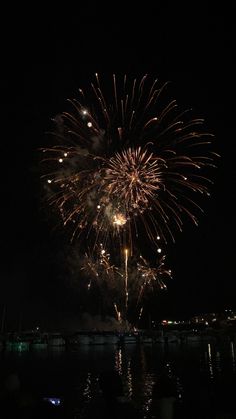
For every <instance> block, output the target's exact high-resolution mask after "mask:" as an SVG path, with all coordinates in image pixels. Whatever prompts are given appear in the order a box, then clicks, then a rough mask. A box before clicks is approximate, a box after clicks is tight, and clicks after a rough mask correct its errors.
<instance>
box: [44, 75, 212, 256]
mask: <svg viewBox="0 0 236 419" xmlns="http://www.w3.org/2000/svg"><path fill="white" fill-rule="evenodd" d="M166 85H167V83H165V84H164V85H159V83H158V81H157V80H154V81H152V80H151V79H150V78H149V77H147V76H144V77H143V78H142V79H141V80H140V81H138V80H136V79H134V80H130V81H129V80H127V78H126V76H125V77H124V80H123V82H120V81H119V82H117V81H116V77H115V76H113V87H112V89H113V93H112V92H106V93H105V91H104V92H103V90H102V88H101V85H100V81H99V78H98V76H97V74H96V83H95V84H94V83H92V84H91V89H90V90H89V91H88V93H87V94H86V95H85V94H84V92H83V91H82V90H80V97H81V98H80V100H77V99H72V100H70V101H69V102H70V104H71V106H72V110H71V111H70V112H63V113H62V114H61V115H60V116H59V117H57V118H55V120H56V124H57V129H56V130H55V132H53V135H54V136H55V138H56V141H57V143H58V144H57V145H54V146H52V147H49V148H45V149H43V150H42V152H43V158H42V162H43V164H44V173H45V174H44V175H43V179H44V181H46V185H47V191H48V194H47V197H48V200H49V203H50V205H52V206H53V207H55V208H56V209H57V210H58V211H59V214H60V215H61V217H62V219H63V223H64V225H68V224H71V225H72V226H73V228H72V230H73V237H75V236H80V235H81V234H82V233H83V232H85V233H86V235H87V236H86V237H89V236H90V237H93V240H94V244H96V243H97V241H98V240H99V241H102V242H103V243H105V242H106V240H107V239H108V238H109V237H113V238H114V237H115V236H118V237H119V239H120V240H121V247H123V246H127V247H129V248H130V249H131V253H132V248H133V240H134V238H137V237H138V235H139V232H140V230H142V232H143V230H145V231H146V234H147V236H148V238H149V239H150V241H151V242H152V243H154V244H156V243H157V237H160V236H161V238H163V239H164V241H165V242H166V241H167V239H168V237H171V238H172V239H173V240H174V232H175V230H176V227H177V229H179V230H181V231H182V224H183V219H184V215H187V216H188V217H190V218H191V220H192V221H193V222H194V223H195V224H197V218H196V212H198V210H200V211H202V209H201V208H200V207H199V205H198V204H197V203H196V202H195V198H194V196H196V194H197V193H200V194H206V195H209V190H208V186H209V184H210V183H212V182H211V181H210V180H209V179H208V177H207V176H206V174H205V172H204V171H205V169H206V168H207V167H215V163H214V161H215V158H216V156H217V154H216V153H214V152H212V151H211V147H210V145H211V142H212V137H213V135H212V134H209V133H206V132H205V131H204V130H203V128H202V126H203V120H202V119H199V118H192V117H191V116H190V115H191V113H190V111H184V112H183V111H182V112H181V111H180V110H179V108H178V106H177V103H176V101H175V100H170V101H169V102H168V103H167V104H165V105H164V106H163V105H162V100H161V96H162V95H163V92H164V90H165V88H166ZM106 88H107V89H108V90H109V86H106ZM90 94H92V98H90V97H89V95H90ZM60 144H61V145H60ZM142 225H143V226H144V228H143V227H142Z"/></svg>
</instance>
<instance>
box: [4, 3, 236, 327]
mask: <svg viewBox="0 0 236 419" xmlns="http://www.w3.org/2000/svg"><path fill="white" fill-rule="evenodd" d="M82 3H83V2H79V6H77V8H76V9H72V8H70V9H69V8H68V10H67V9H66V6H63V8H62V9H60V7H59V6H58V7H57V9H55V11H54V12H53V13H52V12H49V11H48V10H47V9H46V8H45V9H41V10H37V9H34V10H33V11H32V10H23V9H20V10H19V11H17V10H15V11H14V14H13V12H12V10H9V11H6V12H5V13H4V14H3V15H2V20H3V25H2V34H1V41H0V42H1V72H2V77H1V85H0V88H1V95H0V100H1V105H2V112H1V117H2V118H1V120H2V122H1V128H2V129H1V131H2V135H1V144H2V160H1V168H2V169H1V170H2V182H1V197H2V199H1V207H2V209H3V215H2V219H1V220H2V231H1V239H2V240H1V241H2V246H3V250H2V256H3V259H2V263H1V283H0V310H1V309H2V308H3V305H4V304H6V306H7V313H8V314H7V315H8V316H9V319H11V320H9V322H10V321H11V322H12V323H14V321H15V323H16V324H17V322H18V317H19V313H20V312H22V313H23V316H24V317H25V319H27V316H31V319H32V318H33V319H35V322H36V321H37V319H39V318H41V317H40V316H42V313H45V312H47V313H49V312H50V313H51V312H53V313H56V315H57V313H58V315H59V313H70V311H71V307H72V306H73V310H74V311H76V298H77V296H76V293H74V291H73V289H72V288H70V286H69V284H68V283H67V282H66V280H65V278H63V275H59V274H58V260H60V255H61V253H60V252H62V245H63V243H64V242H66V238H65V239H63V232H58V231H57V232H55V231H53V230H52V227H53V226H52V225H50V224H49V223H48V222H47V221H46V220H45V217H44V215H43V214H42V211H41V210H40V205H41V204H40V199H39V179H38V162H37V158H38V156H37V148H38V147H40V146H42V145H45V144H46V138H45V135H44V133H45V131H47V130H48V128H49V127H50V126H51V125H50V119H51V118H52V117H53V116H55V115H56V114H57V113H58V112H61V111H63V110H64V107H65V100H66V99H67V98H70V97H73V96H75V95H76V92H77V90H78V88H79V87H80V86H83V85H84V84H85V83H86V84H87V83H88V81H90V80H91V79H92V77H93V75H94V73H95V72H98V73H99V74H101V75H104V76H107V75H110V74H112V73H113V72H115V73H117V74H119V73H121V74H124V73H126V74H128V75H131V76H132V77H133V76H139V75H143V74H144V73H149V74H151V75H152V76H153V77H158V78H159V79H160V80H162V81H166V80H171V81H172V85H173V92H174V95H175V96H176V98H177V100H178V102H179V103H180V104H182V105H183V106H184V107H188V106H192V107H193V108H194V109H196V112H198V113H200V114H201V115H202V116H203V117H204V118H205V120H206V123H207V127H208V128H209V130H210V131H211V132H214V133H215V135H216V140H215V141H216V143H215V148H216V151H218V152H219V153H220V154H221V156H222V157H221V160H220V163H219V168H218V170H217V171H216V172H215V173H213V178H214V181H215V184H214V186H213V187H212V197H211V198H210V199H209V200H206V201H205V202H204V210H205V215H204V216H203V217H200V220H199V221H200V222H199V227H198V228H196V227H195V226H194V225H192V224H190V223H189V224H188V223H187V224H186V226H185V232H184V233H183V234H182V235H180V234H179V235H177V236H176V245H175V246H170V249H169V257H168V261H169V263H170V265H171V267H172V269H173V272H174V279H173V281H172V282H171V284H170V285H169V291H168V293H166V294H165V296H161V297H160V298H159V299H158V300H157V303H156V305H157V312H158V313H160V312H163V315H164V314H165V315H168V314H169V315H172V314H174V315H176V316H179V315H183V314H188V313H193V312H201V311H209V310H216V311H217V310H222V309H225V308H228V307H235V308H236V303H235V294H236V282H235V241H234V234H235V209H236V208H235V203H234V192H235V164H236V161H235V151H236V148H235V123H234V118H235V103H234V97H235V68H234V65H233V61H234V59H235V44H234V39H235V33H234V22H233V21H232V16H233V15H234V14H235V10H234V7H233V2H230V1H229V2H226V3H225V4H221V5H218V6H217V5H216V4H214V3H213V2H211V4H213V6H212V7H209V6H208V3H207V2H197V1H196V2H168V1H163V2H158V1H156V2H154V1H152V2H149V1H147V2H143V3H142V2H141V3H140V6H137V5H135V6H134V8H133V10H132V11H131V9H130V10H127V9H126V8H127V5H126V4H123V3H118V2H117V3H116V2H115V3H114V2H112V3H111V4H110V5H109V4H108V2H106V3H107V4H106V6H104V7H103V6H101V5H100V3H99V2H89V3H88V5H82ZM188 3H191V6H190V5H188ZM59 266H60V264H59ZM25 321H26V323H27V320H25Z"/></svg>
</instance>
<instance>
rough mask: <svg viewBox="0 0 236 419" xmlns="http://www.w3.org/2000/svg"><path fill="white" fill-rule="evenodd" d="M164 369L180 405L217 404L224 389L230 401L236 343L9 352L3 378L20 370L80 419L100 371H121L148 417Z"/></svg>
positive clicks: (4, 357)
mask: <svg viewBox="0 0 236 419" xmlns="http://www.w3.org/2000/svg"><path fill="white" fill-rule="evenodd" d="M163 367H166V369H167V371H168V374H169V375H171V376H172V377H173V378H174V379H175V382H176V387H177V393H178V400H179V403H180V404H181V403H183V404H184V403H188V402H190V401H191V402H192V401H193V400H195V401H197V400H200V401H201V400H204V403H208V402H209V403H212V400H213V403H216V402H217V397H218V393H219V392H221V397H223V398H224V397H225V400H226V398H227V397H228V396H227V394H228V393H229V392H230V389H231V387H232V386H234V387H235V385H236V376H235V368H236V367H235V342H221V343H216V342H197V343H196V342H194V343H189V344H183V345H178V344H169V345H168V346H164V345H158V344H153V345H145V344H140V345H133V344H127V345H126V346H123V347H119V346H112V345H111V346H109V345H107V346H105V345H104V346H103V345H98V346H85V347H80V348H78V350H76V351H73V352H72V351H65V350H64V351H63V350H61V351H58V350H57V351H53V350H50V351H42V352H40V351H39V352H25V353H13V352H9V353H7V352H5V353H1V359H0V368H1V371H3V374H2V378H4V374H5V376H6V375H7V373H8V372H9V371H10V372H12V371H15V372H17V373H18V375H19V377H20V379H21V381H22V382H23V383H25V382H26V383H27V380H29V383H30V385H32V388H34V390H35V391H38V392H40V394H42V396H50V394H54V395H55V396H57V395H59V396H62V397H63V398H64V399H66V400H67V403H69V404H71V406H72V407H73V409H74V411H76V412H77V416H78V417H79V416H80V415H81V412H82V411H83V409H84V406H86V405H88V404H89V403H91V401H92V400H93V399H94V398H95V397H96V396H97V395H98V393H99V391H100V390H99V386H98V377H99V373H100V372H102V371H104V370H112V369H115V370H116V371H118V373H119V374H120V376H121V377H122V381H123V384H124V391H125V394H126V396H127V397H128V398H130V399H132V400H133V401H134V403H135V404H136V405H137V406H138V407H139V409H140V410H141V411H142V413H143V417H144V418H147V417H148V415H149V412H150V409H151V406H152V402H153V399H152V398H153V386H154V385H155V383H156V382H157V380H158V377H159V375H160V373H161V371H162V369H163ZM221 383H222V384H221ZM203 393H204V394H203ZM207 398H208V399H207ZM196 417H197V416H196Z"/></svg>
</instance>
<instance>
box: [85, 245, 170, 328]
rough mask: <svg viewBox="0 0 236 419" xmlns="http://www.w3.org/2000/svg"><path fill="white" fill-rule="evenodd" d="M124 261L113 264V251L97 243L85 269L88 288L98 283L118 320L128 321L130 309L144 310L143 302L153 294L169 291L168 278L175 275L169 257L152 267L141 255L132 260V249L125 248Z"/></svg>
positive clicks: (86, 259) (108, 305) (163, 257)
mask: <svg viewBox="0 0 236 419" xmlns="http://www.w3.org/2000/svg"><path fill="white" fill-rule="evenodd" d="M122 253H123V261H122V263H120V264H119V267H118V266H115V265H113V264H111V261H110V254H109V253H108V252H107V251H106V250H105V249H104V247H103V245H102V244H100V245H99V246H96V252H91V253H90V254H89V253H87V254H86V256H85V258H84V260H83V263H82V268H81V269H82V271H83V272H84V273H85V274H86V275H87V277H88V278H89V282H88V290H90V288H91V286H93V285H94V286H96V287H98V288H99V290H100V295H101V297H102V299H103V301H104V302H106V306H107V307H112V309H113V310H114V311H115V314H116V317H117V320H119V321H125V320H127V318H128V313H129V312H138V313H139V314H141V313H142V312H143V303H144V301H145V298H146V297H148V296H150V294H153V295H155V294H156V293H157V292H158V291H160V290H166V289H167V285H166V281H167V280H168V279H169V278H171V270H170V269H167V268H166V267H165V258H166V257H165V256H162V257H161V258H160V261H159V262H158V261H157V263H156V265H155V267H151V266H150V265H149V263H148V262H147V260H146V259H144V257H143V256H141V255H140V257H139V261H138V262H137V260H136V259H135V258H134V260H133V261H132V263H129V250H128V249H127V248H125V249H123V252H122Z"/></svg>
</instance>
